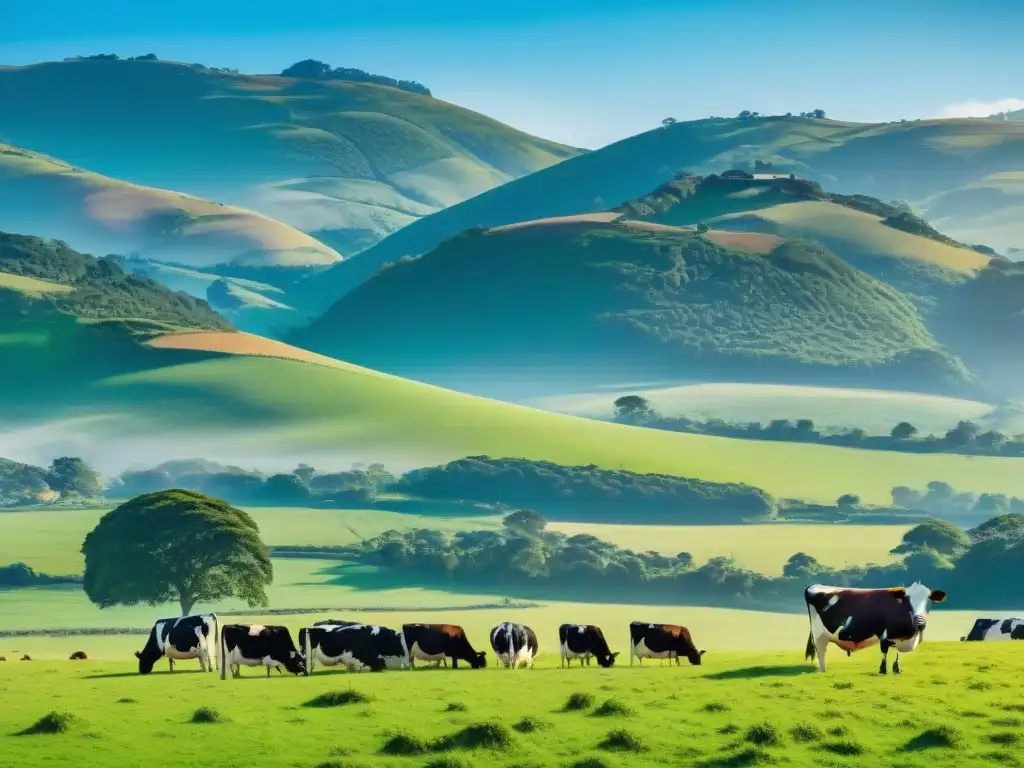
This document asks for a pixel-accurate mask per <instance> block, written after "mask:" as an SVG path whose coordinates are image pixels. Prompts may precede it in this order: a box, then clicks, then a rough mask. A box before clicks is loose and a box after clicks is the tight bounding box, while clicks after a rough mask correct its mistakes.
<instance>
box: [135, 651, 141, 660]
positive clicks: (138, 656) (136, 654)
mask: <svg viewBox="0 0 1024 768" xmlns="http://www.w3.org/2000/svg"><path fill="white" fill-rule="evenodd" d="M135 658H136V659H141V658H142V654H141V653H139V652H138V651H136V652H135Z"/></svg>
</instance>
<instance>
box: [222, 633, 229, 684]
mask: <svg viewBox="0 0 1024 768" xmlns="http://www.w3.org/2000/svg"><path fill="white" fill-rule="evenodd" d="M227 668H228V641H227V640H225V639H224V631H223V630H221V633H220V679H221V680H226V679H227V676H226V675H225V674H224V672H225V670H226V669H227Z"/></svg>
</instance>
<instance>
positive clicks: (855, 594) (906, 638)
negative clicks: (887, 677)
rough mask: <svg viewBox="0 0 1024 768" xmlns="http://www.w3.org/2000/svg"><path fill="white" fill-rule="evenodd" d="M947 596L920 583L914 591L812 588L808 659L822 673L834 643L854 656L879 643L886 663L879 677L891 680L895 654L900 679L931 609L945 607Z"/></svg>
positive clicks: (806, 596)
mask: <svg viewBox="0 0 1024 768" xmlns="http://www.w3.org/2000/svg"><path fill="white" fill-rule="evenodd" d="M945 599H946V593H945V592H942V591H941V590H932V589H929V588H928V587H926V586H925V585H924V584H922V583H921V582H919V581H915V582H914V583H913V584H911V585H910V586H909V587H891V588H889V589H850V588H847V587H829V586H825V585H823V584H813V585H811V586H809V587H807V589H805V590H804V600H805V601H806V603H807V615H808V618H810V621H811V632H810V635H809V636H808V638H807V650H806V653H805V658H806V659H811V658H813V657H814V655H815V653H817V656H818V670H819V671H821V672H824V671H825V651H827V650H828V645H829V643H834V644H835V645H838V646H839V647H840V648H842V649H843V650H844V651H846V654H847V655H850V654H851V653H853V652H854V651H859V650H860V649H861V648H867V647H869V646H872V645H874V644H875V643H879V644H880V647H881V650H882V663H881V665H880V666H879V668H878V671H879V673H881V674H883V675H884V674H886V672H887V670H886V659H887V657H888V653H889V649H890V648H895V649H896V661H895V662H894V663H893V665H892V671H893V674H894V675H898V674H899V673H900V654H901V653H910V652H911V651H913V650H914V649H915V648H917V646H918V645H920V643H921V639H922V637H923V636H924V629H925V627H926V626H927V624H928V609H929V607H930V605H931V604H932V603H941V602H943V601H944V600H945Z"/></svg>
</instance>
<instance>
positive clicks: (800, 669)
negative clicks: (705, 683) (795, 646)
mask: <svg viewBox="0 0 1024 768" xmlns="http://www.w3.org/2000/svg"><path fill="white" fill-rule="evenodd" d="M813 672H814V667H811V666H808V665H806V664H786V665H782V666H778V667H766V666H757V667H743V668H742V669H727V670H725V671H724V672H715V673H713V674H710V675H707V679H708V680H750V679H754V678H758V677H798V676H800V675H806V674H810V673H813Z"/></svg>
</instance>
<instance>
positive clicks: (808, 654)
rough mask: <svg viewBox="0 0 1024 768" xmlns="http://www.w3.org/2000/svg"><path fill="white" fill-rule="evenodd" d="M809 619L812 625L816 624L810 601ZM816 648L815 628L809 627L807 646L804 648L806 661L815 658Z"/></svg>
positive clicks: (808, 608)
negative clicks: (812, 616)
mask: <svg viewBox="0 0 1024 768" xmlns="http://www.w3.org/2000/svg"><path fill="white" fill-rule="evenodd" d="M807 621H808V622H810V623H811V626H812V627H813V626H814V620H813V619H812V618H811V606H810V603H808V605H807ZM816 650H817V649H816V648H815V647H814V630H813V629H808V630H807V648H806V649H805V650H804V661H810V660H811V659H813V658H814V654H815V653H816Z"/></svg>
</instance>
